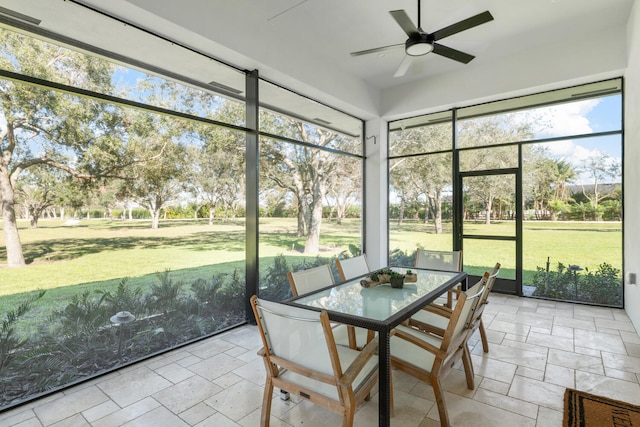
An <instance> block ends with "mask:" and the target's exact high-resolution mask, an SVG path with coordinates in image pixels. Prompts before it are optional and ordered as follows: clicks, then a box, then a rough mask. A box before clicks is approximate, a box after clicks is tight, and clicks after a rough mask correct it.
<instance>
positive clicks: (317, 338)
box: [251, 295, 378, 427]
mask: <svg viewBox="0 0 640 427" xmlns="http://www.w3.org/2000/svg"><path fill="white" fill-rule="evenodd" d="M251 306H252V308H253V312H254V314H255V317H256V322H257V324H258V329H259V330H260V336H261V338H262V343H263V345H264V347H263V348H262V350H261V351H260V354H261V355H262V357H263V360H264V366H265V370H266V375H267V378H266V382H265V386H264V397H263V401H262V415H261V417H260V425H261V426H263V427H267V426H269V422H270V418H271V401H272V400H273V389H274V387H279V388H281V389H284V390H287V391H288V392H290V393H293V394H295V395H296V396H298V397H300V398H302V399H305V400H308V401H310V402H312V403H315V404H317V405H320V406H322V407H324V408H327V409H329V410H331V411H333V412H336V413H338V414H340V415H341V416H342V426H343V427H350V426H352V425H353V418H354V415H355V412H356V408H357V405H358V404H359V403H361V402H362V401H363V400H366V399H368V398H369V396H370V393H371V389H372V388H373V387H374V386H375V384H376V381H377V380H378V356H377V349H378V340H377V339H375V340H373V341H371V342H370V343H369V344H367V346H366V347H365V348H364V349H363V350H362V351H357V350H353V349H350V348H347V347H341V346H336V343H335V341H334V337H333V329H332V328H331V326H330V323H329V316H328V315H327V313H326V312H325V311H323V312H317V311H312V310H304V309H301V308H298V307H291V306H288V305H285V304H280V303H276V302H271V301H265V300H260V299H258V298H257V297H256V296H255V295H254V296H253V297H252V298H251Z"/></svg>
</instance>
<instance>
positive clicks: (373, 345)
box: [338, 337, 379, 386]
mask: <svg viewBox="0 0 640 427" xmlns="http://www.w3.org/2000/svg"><path fill="white" fill-rule="evenodd" d="M378 341H379V337H375V338H374V339H372V340H371V341H369V343H368V344H367V345H366V346H365V347H364V348H363V349H362V350H361V351H359V352H358V356H357V357H356V358H355V359H354V360H353V362H352V363H351V365H349V367H348V368H347V370H346V371H344V373H343V375H342V377H340V380H339V381H338V383H339V384H340V385H343V386H349V385H351V384H352V383H353V382H354V381H355V379H356V377H357V376H358V375H359V374H360V371H361V370H362V368H364V366H365V365H366V364H367V362H368V361H369V359H370V358H371V356H373V355H374V354H375V353H376V352H377V351H378Z"/></svg>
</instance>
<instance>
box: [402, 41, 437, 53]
mask: <svg viewBox="0 0 640 427" xmlns="http://www.w3.org/2000/svg"><path fill="white" fill-rule="evenodd" d="M432 50H433V45H432V44H431V43H429V42H428V41H426V40H422V39H418V40H414V39H408V40H407V42H406V43H405V52H406V53H407V55H410V56H422V55H426V54H427V53H429V52H431V51H432Z"/></svg>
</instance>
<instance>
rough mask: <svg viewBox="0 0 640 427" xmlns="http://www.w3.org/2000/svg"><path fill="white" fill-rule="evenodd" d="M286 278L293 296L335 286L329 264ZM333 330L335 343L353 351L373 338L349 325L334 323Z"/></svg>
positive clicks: (370, 334)
mask: <svg viewBox="0 0 640 427" xmlns="http://www.w3.org/2000/svg"><path fill="white" fill-rule="evenodd" d="M287 276H288V279H289V285H290V286H291V293H292V294H293V295H294V296H300V295H304V294H307V293H309V292H314V291H317V290H318V289H322V288H326V287H327V286H331V285H334V284H335V281H334V280H333V272H332V271H331V267H330V266H329V264H323V265H320V266H318V267H312V268H307V269H306V270H299V271H290V272H289V273H288V275H287ZM333 328H334V331H333V334H334V336H335V340H336V343H337V344H338V345H346V346H348V347H351V348H353V349H357V348H362V347H364V346H365V344H366V343H367V342H369V341H371V339H372V338H373V336H374V333H373V332H372V331H369V330H367V329H363V328H357V327H355V326H351V325H342V324H337V323H334V324H333Z"/></svg>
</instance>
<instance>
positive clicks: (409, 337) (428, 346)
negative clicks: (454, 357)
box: [392, 329, 445, 357]
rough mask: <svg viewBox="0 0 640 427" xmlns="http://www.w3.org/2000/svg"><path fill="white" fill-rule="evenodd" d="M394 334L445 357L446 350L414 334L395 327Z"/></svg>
mask: <svg viewBox="0 0 640 427" xmlns="http://www.w3.org/2000/svg"><path fill="white" fill-rule="evenodd" d="M392 334H393V335H396V336H397V337H398V338H401V339H403V340H405V341H409V342H410V343H411V344H413V345H416V346H418V347H420V348H422V349H424V350H426V351H428V352H429V353H433V354H435V355H436V356H440V357H444V355H445V352H443V351H442V350H440V349H439V348H438V347H436V346H434V345H432V344H430V343H428V342H426V341H423V340H421V339H419V338H417V337H415V336H413V335H412V334H409V333H406V332H404V331H402V330H399V329H394V330H393V332H392Z"/></svg>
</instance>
